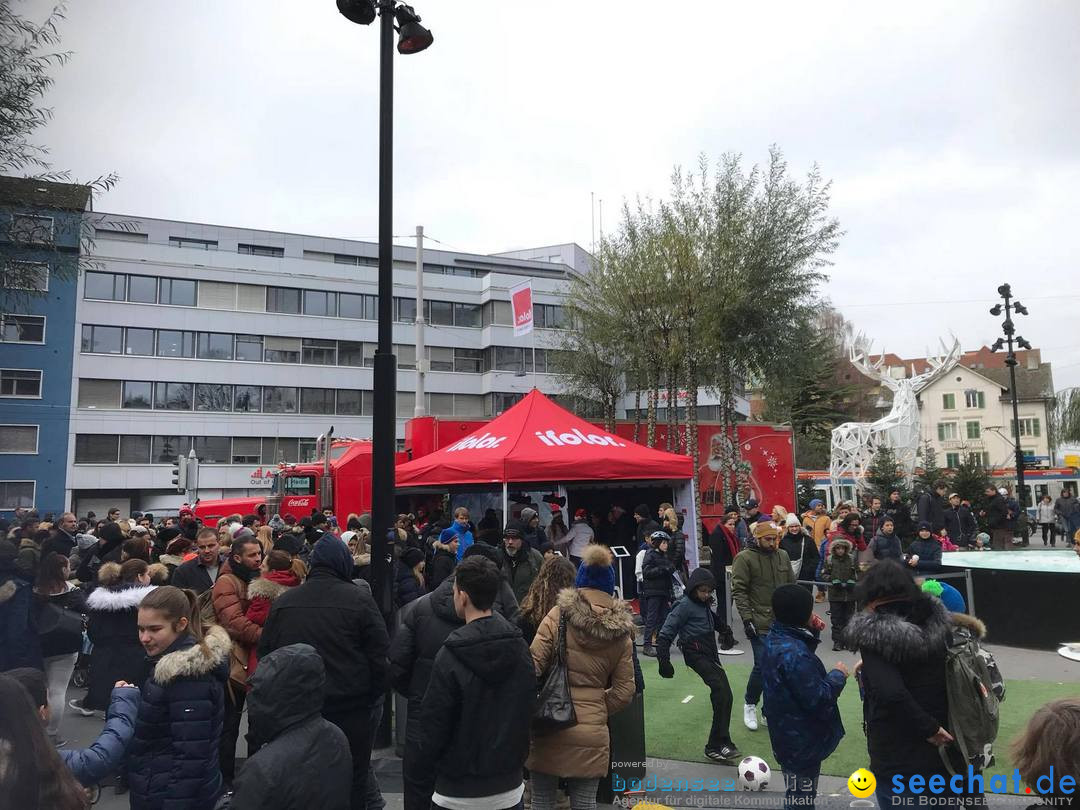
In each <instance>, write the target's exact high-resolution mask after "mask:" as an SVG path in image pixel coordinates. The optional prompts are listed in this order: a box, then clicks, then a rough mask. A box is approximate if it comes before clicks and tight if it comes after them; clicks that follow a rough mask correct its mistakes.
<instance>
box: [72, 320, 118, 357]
mask: <svg viewBox="0 0 1080 810" xmlns="http://www.w3.org/2000/svg"><path fill="white" fill-rule="evenodd" d="M82 350H83V351H84V352H90V353H92V354H123V353H124V330H123V328H121V327H119V326H83V328H82Z"/></svg>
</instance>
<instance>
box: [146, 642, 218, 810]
mask: <svg viewBox="0 0 1080 810" xmlns="http://www.w3.org/2000/svg"><path fill="white" fill-rule="evenodd" d="M205 645H206V651H205V652H204V650H203V648H202V647H201V646H200V645H198V644H196V643H195V639H194V638H192V637H191V636H190V635H187V634H185V635H183V636H181V637H180V638H178V639H177V640H176V641H174V642H173V644H172V646H170V647H169V649H168V650H166V651H165V653H164V654H163V655H162V656H161V657H160V658H159V659H157V661H156V662H151V663H152V664H153V667H154V668H153V674H152V675H151V676H150V677H149V678H147V679H146V683H144V684H143V687H142V702H141V703H140V704H139V713H138V715H137V717H136V720H135V736H134V739H132V741H131V747H130V748H129V749H128V757H127V761H126V763H125V764H126V765H127V776H128V784H129V786H130V788H131V810H165V808H170V809H171V808H174V807H175V808H184V810H211V808H212V807H214V805H215V803H216V802H217V800H218V797H219V796H220V795H221V792H222V779H221V770H220V769H219V767H218V740H219V739H220V737H221V727H222V724H223V721H224V717H225V681H226V680H227V679H228V677H229V650H230V648H231V647H232V642H230V641H229V634H228V633H226V632H225V631H224V630H222V629H221V628H220V627H211V628H210V629H209V630H208V631H207V634H206V638H205ZM206 653H209V656H207V654H206Z"/></svg>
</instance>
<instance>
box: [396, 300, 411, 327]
mask: <svg viewBox="0 0 1080 810" xmlns="http://www.w3.org/2000/svg"><path fill="white" fill-rule="evenodd" d="M394 320H395V321H398V322H399V323H416V299H415V298H398V297H395V298H394Z"/></svg>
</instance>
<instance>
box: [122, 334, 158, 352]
mask: <svg viewBox="0 0 1080 810" xmlns="http://www.w3.org/2000/svg"><path fill="white" fill-rule="evenodd" d="M124 333H125V334H124V354H137V355H142V356H146V357H153V356H154V330H153V329H132V328H130V327H129V328H128V329H125V330H124Z"/></svg>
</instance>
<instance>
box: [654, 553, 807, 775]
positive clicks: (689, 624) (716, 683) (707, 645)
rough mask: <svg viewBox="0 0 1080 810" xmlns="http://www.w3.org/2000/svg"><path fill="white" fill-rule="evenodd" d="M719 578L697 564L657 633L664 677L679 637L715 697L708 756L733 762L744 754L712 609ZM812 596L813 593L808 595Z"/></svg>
mask: <svg viewBox="0 0 1080 810" xmlns="http://www.w3.org/2000/svg"><path fill="white" fill-rule="evenodd" d="M715 590H716V579H715V577H713V575H712V572H711V571H710V570H709V569H708V568H695V569H694V572H693V573H692V574H690V581H689V582H688V583H687V586H686V591H685V592H684V593H683V595H682V596H680V597H679V599H678V601H677V602H675V606H674V607H673V608H672V609H671V613H669V614H668V617H667V620H666V621H665V622H664V626H663V627H662V628H661V629H660V632H659V634H657V637H656V654H657V658H658V659H659V661H660V677H661V678H672V677H674V676H675V668H674V667H673V666H672V665H671V642H672V641H673V640H674V639H675V637H676V636H678V637H679V649H681V650H682V654H683V660H684V661H685V662H686V665H687V666H688V667H690V669H692V670H694V672H696V673H697V674H698V677H700V678H701V680H703V681H704V682H705V685H706V686H708V687H709V697H710V700H711V701H712V711H713V719H712V729H711V730H710V731H709V741H708V743H706V745H705V756H707V757H708V758H709V759H711V760H713V761H714V762H722V763H724V764H725V765H731V764H733V763H734V762H735V760H737V759H738V758H739V757H741V756H742V754H740V753H739V750H738V749H737V748H736V747H735V743H733V742H732V741H731V734H730V732H729V731H728V729H729V727H730V725H731V704H732V700H733V698H732V696H731V686H730V685H729V684H728V679H727V674H726V673H725V672H724V668H723V667H721V666H720V660H719V658H718V656H717V653H716V636H715V633H716V630H717V627H716V621H715V620H716V614H715V613H713V610H712V598H713V592H714V591H715ZM807 598H809V597H807Z"/></svg>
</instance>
